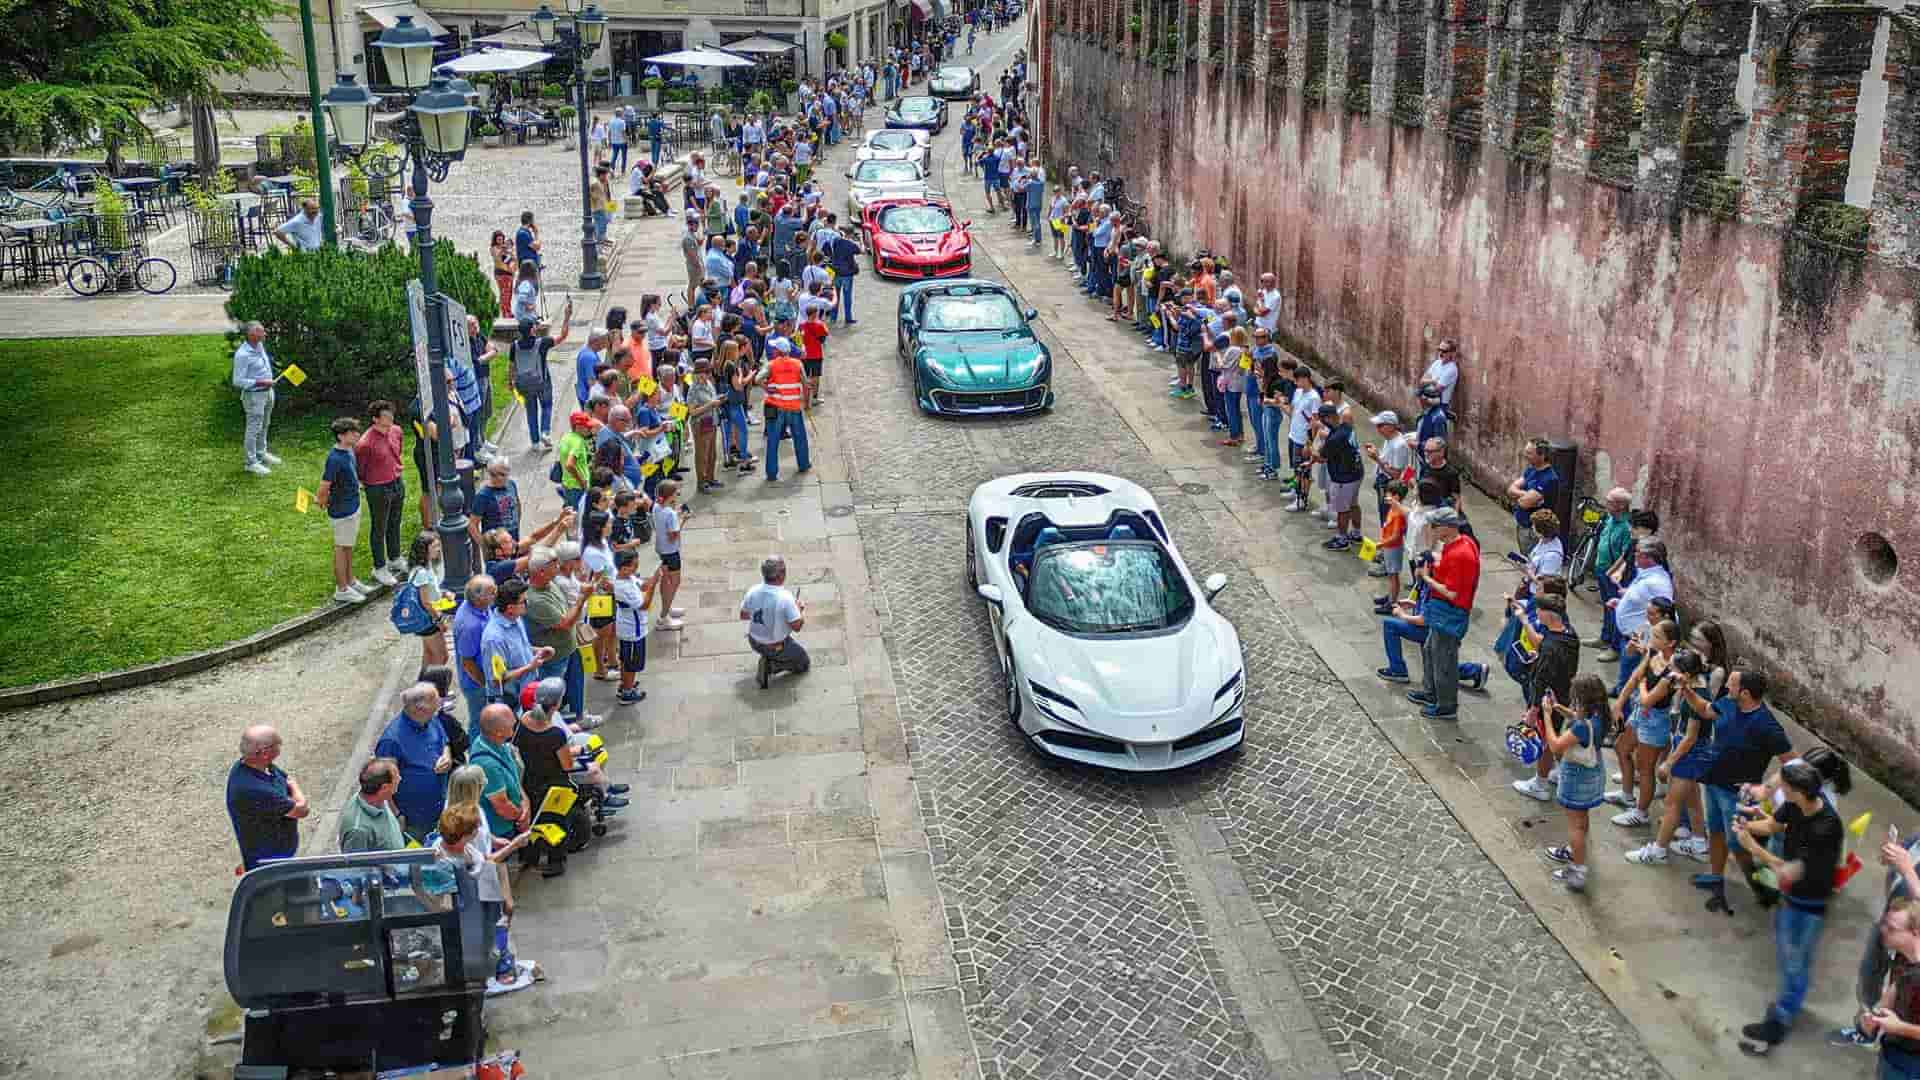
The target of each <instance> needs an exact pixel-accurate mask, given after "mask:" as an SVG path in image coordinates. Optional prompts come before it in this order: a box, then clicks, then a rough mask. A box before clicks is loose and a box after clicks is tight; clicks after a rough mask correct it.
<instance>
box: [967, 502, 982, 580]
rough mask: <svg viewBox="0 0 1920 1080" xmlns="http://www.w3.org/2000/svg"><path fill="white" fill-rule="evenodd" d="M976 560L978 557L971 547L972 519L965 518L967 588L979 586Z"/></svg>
mask: <svg viewBox="0 0 1920 1080" xmlns="http://www.w3.org/2000/svg"><path fill="white" fill-rule="evenodd" d="M977 562H978V559H977V558H976V555H975V552H974V547H973V519H972V518H968V519H967V588H969V589H974V590H978V589H979V588H980V571H979V570H978V569H977V568H976V563H977Z"/></svg>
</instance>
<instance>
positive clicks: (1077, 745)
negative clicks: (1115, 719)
mask: <svg viewBox="0 0 1920 1080" xmlns="http://www.w3.org/2000/svg"><path fill="white" fill-rule="evenodd" d="M1035 738H1037V739H1039V740H1040V741H1041V742H1043V743H1048V744H1050V745H1053V746H1064V747H1067V748H1068V749H1071V750H1088V751H1091V752H1093V753H1096V754H1124V753H1126V752H1127V744H1126V743H1123V742H1120V741H1118V740H1116V739H1103V738H1101V737H1100V736H1098V735H1082V734H1080V733H1079V732H1077V731H1052V730H1048V731H1042V732H1040V733H1039V734H1038V735H1036V736H1035Z"/></svg>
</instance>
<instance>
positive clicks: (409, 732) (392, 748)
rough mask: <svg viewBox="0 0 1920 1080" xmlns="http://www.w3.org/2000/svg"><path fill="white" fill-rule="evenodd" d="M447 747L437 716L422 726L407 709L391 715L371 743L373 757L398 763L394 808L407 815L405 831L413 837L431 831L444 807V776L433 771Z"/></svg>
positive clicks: (443, 730) (444, 731) (445, 737)
mask: <svg viewBox="0 0 1920 1080" xmlns="http://www.w3.org/2000/svg"><path fill="white" fill-rule="evenodd" d="M446 748H447V731H446V728H444V727H442V726H441V725H440V719H439V717H434V718H433V719H431V720H429V721H427V723H426V725H425V726H422V725H420V724H416V723H414V722H413V720H412V719H411V718H410V717H408V716H407V714H406V713H401V714H400V715H399V716H396V717H394V718H393V719H392V720H391V721H390V722H389V723H388V724H387V730H385V731H383V732H381V733H380V741H379V742H377V743H375V744H374V745H373V755H374V756H375V757H384V758H392V759H393V760H395V761H397V762H399V763H400V790H398V791H396V792H394V794H393V808H394V809H395V810H398V811H400V816H401V817H403V818H406V819H407V831H408V832H410V833H412V834H413V835H414V836H416V837H418V836H420V835H422V834H424V833H427V832H430V831H432V830H433V829H434V827H435V826H436V825H438V823H439V821H440V811H441V810H442V809H444V808H445V807H446V803H447V781H446V777H445V775H444V774H441V773H437V772H434V771H433V763H434V762H435V761H438V760H439V759H440V752H441V751H442V750H445V749H446Z"/></svg>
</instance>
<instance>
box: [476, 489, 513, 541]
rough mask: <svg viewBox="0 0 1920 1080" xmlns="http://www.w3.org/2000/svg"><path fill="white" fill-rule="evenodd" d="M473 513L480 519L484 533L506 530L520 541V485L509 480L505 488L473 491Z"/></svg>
mask: <svg viewBox="0 0 1920 1080" xmlns="http://www.w3.org/2000/svg"><path fill="white" fill-rule="evenodd" d="M473 512H474V514H475V515H476V516H478V517H479V518H480V528H481V529H482V530H483V531H485V532H492V531H493V530H495V529H505V530H507V532H509V533H511V534H513V538H514V539H515V540H518V539H520V485H518V484H516V483H514V482H513V481H511V480H509V481H507V486H506V487H503V488H497V487H491V486H489V487H479V488H475V489H473Z"/></svg>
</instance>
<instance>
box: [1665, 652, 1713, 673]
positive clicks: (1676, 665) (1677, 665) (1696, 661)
mask: <svg viewBox="0 0 1920 1080" xmlns="http://www.w3.org/2000/svg"><path fill="white" fill-rule="evenodd" d="M1706 668H1707V665H1706V663H1705V662H1704V661H1702V660H1701V659H1700V654H1699V653H1697V652H1694V651H1693V650H1692V649H1676V650H1674V653H1673V661H1672V665H1671V667H1670V668H1669V670H1670V671H1677V672H1679V673H1680V674H1682V675H1687V676H1693V675H1698V674H1700V673H1701V672H1702V671H1705V670H1706Z"/></svg>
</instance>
